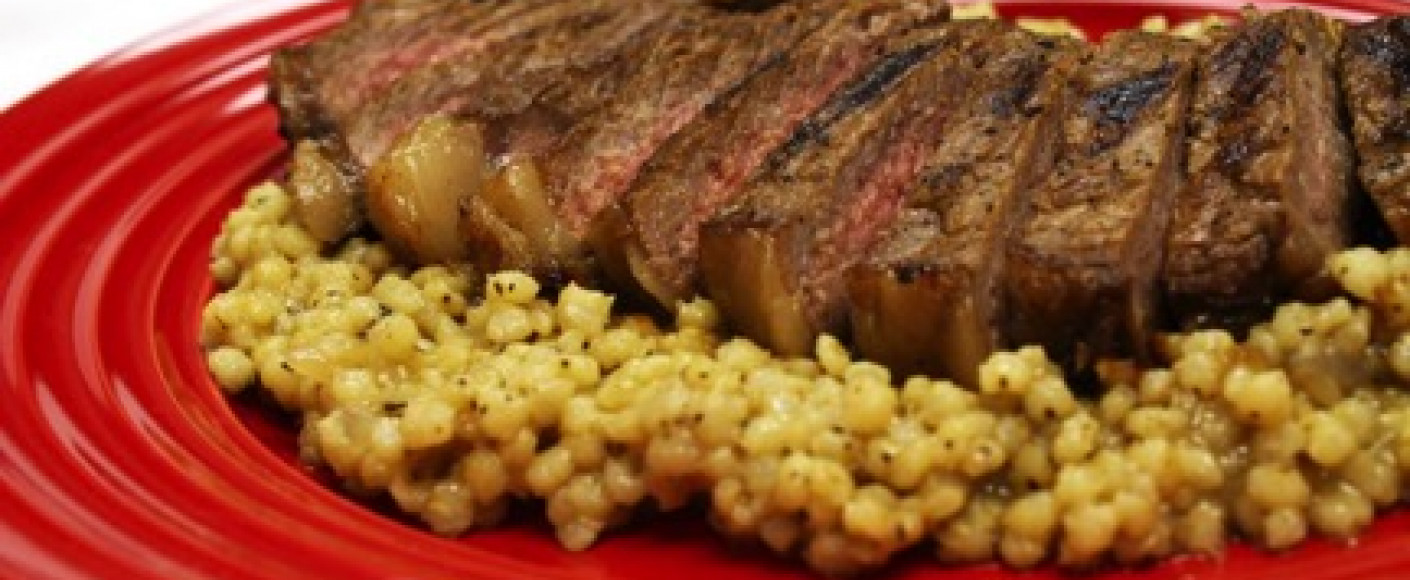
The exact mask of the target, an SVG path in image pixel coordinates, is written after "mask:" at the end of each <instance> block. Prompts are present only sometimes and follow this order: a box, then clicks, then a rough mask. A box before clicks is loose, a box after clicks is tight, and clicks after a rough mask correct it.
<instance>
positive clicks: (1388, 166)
mask: <svg viewBox="0 0 1410 580" xmlns="http://www.w3.org/2000/svg"><path fill="white" fill-rule="evenodd" d="M1341 86H1342V90H1343V91H1345V93H1346V101H1347V105H1348V106H1349V108H1350V109H1351V118H1352V135H1353V136H1354V137H1355V142H1356V153H1357V155H1358V156H1359V158H1360V177H1361V183H1362V184H1363V185H1364V186H1365V187H1366V190H1367V191H1368V192H1370V194H1371V198H1372V199H1374V200H1375V202H1376V204H1377V205H1378V206H1379V208H1380V210H1381V214H1382V215H1384V216H1385V220H1386V222H1387V223H1388V224H1389V225H1390V229H1391V231H1393V232H1395V236H1396V238H1398V239H1399V240H1400V241H1401V242H1405V241H1406V240H1410V106H1407V103H1410V16H1399V17H1394V18H1385V19H1382V20H1379V21H1376V22H1373V23H1370V24H1368V25H1366V26H1357V27H1353V28H1352V29H1351V30H1349V31H1348V32H1347V36H1346V41H1345V43H1344V44H1343V46H1342V52H1341Z"/></svg>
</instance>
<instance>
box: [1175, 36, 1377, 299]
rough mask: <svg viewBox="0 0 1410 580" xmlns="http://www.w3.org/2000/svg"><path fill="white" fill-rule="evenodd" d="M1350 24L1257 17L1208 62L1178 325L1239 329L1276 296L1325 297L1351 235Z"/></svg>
mask: <svg viewBox="0 0 1410 580" xmlns="http://www.w3.org/2000/svg"><path fill="white" fill-rule="evenodd" d="M1340 27H1341V25H1340V24H1339V23H1337V22H1336V21H1333V20H1331V19H1329V18H1326V17H1324V16H1321V15H1318V14H1316V13H1313V12H1309V11H1304V10H1287V11H1282V12H1274V13H1270V14H1267V15H1263V16H1259V17H1256V18H1254V19H1252V20H1251V21H1249V22H1248V23H1246V24H1245V25H1244V26H1243V27H1241V28H1238V29H1235V30H1234V31H1233V32H1232V34H1230V35H1229V36H1228V37H1227V38H1224V39H1223V40H1221V41H1220V42H1219V43H1217V44H1216V45H1215V46H1214V48H1213V49H1212V50H1211V51H1210V52H1209V53H1208V54H1206V55H1204V56H1203V57H1202V58H1201V59H1200V63H1199V77H1200V80H1199V82H1198V83H1197V86H1196V91H1195V98H1194V101H1193V105H1192V109H1191V111H1190V127H1191V129H1190V130H1191V132H1192V135H1191V137H1190V142H1189V149H1188V164H1189V170H1188V175H1187V183H1186V186H1185V188H1184V190H1183V191H1182V192H1181V194H1180V195H1179V196H1178V199H1177V202H1176V205H1175V210H1174V222H1173V225H1172V228H1171V231H1170V237H1169V240H1168V244H1167V256H1166V265H1165V269H1164V275H1165V283H1166V287H1167V294H1168V296H1169V298H1170V302H1171V306H1172V307H1173V310H1174V313H1175V314H1176V315H1177V317H1178V318H1179V319H1180V320H1183V321H1194V323H1196V324H1198V323H1200V322H1201V321H1204V320H1209V319H1224V320H1225V321H1226V322H1236V323H1237V322H1238V320H1237V319H1241V318H1245V317H1248V316H1250V315H1254V314H1257V313H1259V311H1260V310H1261V308H1260V305H1261V304H1266V303H1268V302H1270V301H1271V300H1273V299H1277V298H1282V297H1288V296H1290V297H1294V298H1301V299H1320V298H1323V297H1325V296H1326V295H1327V294H1328V293H1329V292H1330V290H1331V288H1332V285H1331V284H1330V281H1329V279H1328V278H1327V277H1326V276H1324V275H1322V268H1323V264H1324V263H1325V261H1326V259H1327V258H1328V257H1329V255H1330V254H1331V253H1333V252H1335V251H1337V250H1340V249H1342V248H1343V247H1345V246H1346V244H1347V242H1348V240H1349V234H1350V227H1351V223H1350V219H1349V217H1350V216H1349V212H1350V209H1351V207H1350V205H1351V203H1352V201H1353V200H1352V198H1351V190H1350V188H1349V183H1348V180H1349V177H1350V173H1349V172H1350V169H1351V167H1350V165H1351V163H1350V152H1349V146H1348V143H1347V139H1346V137H1345V136H1344V135H1343V134H1342V131H1341V128H1340V127H1339V123H1340V112H1339V109H1340V106H1341V103H1340V94H1339V93H1338V91H1337V87H1336V85H1335V75H1334V69H1333V60H1334V58H1335V55H1336V53H1337V48H1338V45H1337V42H1338V39H1339V37H1340Z"/></svg>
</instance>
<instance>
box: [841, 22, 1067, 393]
mask: <svg viewBox="0 0 1410 580" xmlns="http://www.w3.org/2000/svg"><path fill="white" fill-rule="evenodd" d="M963 25H964V26H970V27H974V28H977V29H979V30H980V31H982V33H983V34H984V36H985V37H986V39H985V41H984V42H982V43H980V44H978V45H976V46H975V47H974V48H973V50H971V51H969V52H968V53H966V54H961V55H960V56H961V58H962V59H964V61H965V64H966V65H967V66H969V67H972V68H974V69H975V76H974V79H975V80H974V82H973V83H972V84H971V85H970V86H969V88H968V91H967V92H968V98H967V99H966V100H964V101H963V102H961V103H960V104H959V105H958V106H959V109H958V111H957V112H956V113H955V118H954V119H953V120H952V121H951V123H950V125H949V128H948V129H947V130H946V133H945V136H944V139H943V140H942V141H941V144H940V146H939V147H938V148H937V149H936V151H935V153H934V154H933V155H931V156H930V157H929V158H928V159H926V160H925V167H924V169H923V170H922V173H921V175H922V178H921V179H920V181H919V182H918V183H917V184H916V185H915V186H914V189H913V190H912V191H911V192H910V193H909V194H908V199H907V204H908V206H909V209H908V210H907V211H906V213H905V214H904V215H903V217H902V219H900V220H898V222H897V224H896V226H895V227H894V228H893V230H892V231H891V232H890V233H888V234H887V236H886V238H885V240H884V241H883V242H882V243H881V244H880V245H879V246H878V248H877V250H876V251H875V252H874V253H873V254H872V255H871V256H870V257H869V258H868V259H867V261H865V262H863V263H862V264H859V265H858V266H857V267H855V268H854V269H853V270H852V272H850V273H849V274H848V289H849V295H850V298H851V301H852V303H851V313H850V314H851V326H852V336H853V340H854V342H855V344H856V347H857V349H858V351H859V352H860V353H861V354H862V355H863V356H865V357H867V358H868V359H871V360H876V361H878V362H882V363H885V364H887V365H888V366H889V367H890V368H891V369H892V370H893V371H895V372H897V373H901V374H907V373H915V372H925V373H929V374H932V375H934V374H938V375H940V376H946V377H951V378H953V379H955V380H957V381H959V382H961V383H964V384H975V383H976V382H977V381H976V380H975V376H974V373H975V371H976V370H977V369H978V368H979V364H980V363H982V362H983V361H984V358H985V357H987V356H988V355H989V354H990V353H991V352H993V351H994V350H996V348H998V347H999V346H1001V344H1002V343H1001V334H1000V333H1001V331H1002V329H1001V328H1000V327H999V321H1000V319H1001V315H1002V298H1003V297H1002V295H1001V294H1000V292H999V287H998V285H997V284H996V282H997V281H998V279H999V274H1000V273H1001V272H1002V271H1003V258H1004V251H1003V250H1004V247H1005V246H1004V244H1005V243H1006V241H1007V240H1008V235H1009V232H1010V230H1011V229H1012V228H1013V221H1014V218H1016V217H1018V216H1019V215H1020V214H1021V210H1022V208H1023V205H1024V204H1025V203H1026V197H1027V193H1028V190H1029V188H1031V186H1032V185H1033V181H1034V179H1035V178H1036V177H1037V176H1041V175H1043V174H1044V173H1045V172H1046V170H1047V168H1048V167H1049V166H1050V165H1051V157H1052V155H1051V153H1052V151H1051V150H1052V145H1053V142H1054V141H1055V139H1054V137H1055V135H1056V134H1057V132H1056V125H1055V121H1056V119H1057V118H1058V112H1059V105H1060V104H1061V103H1059V102H1056V101H1057V98H1058V97H1059V95H1060V89H1061V87H1062V83H1063V81H1064V79H1065V78H1066V76H1067V74H1068V72H1069V71H1068V69H1070V68H1071V65H1072V61H1074V60H1075V57H1076V56H1077V55H1078V54H1080V53H1081V51H1080V50H1078V47H1077V46H1075V45H1074V44H1073V43H1057V42H1054V41H1052V40H1044V39H1039V38H1037V37H1035V36H1033V35H1031V34H1028V33H1026V32H1024V31H1022V30H1019V29H1016V28H1013V27H1009V26H1006V25H1003V24H1001V23H997V22H971V23H964V24H963Z"/></svg>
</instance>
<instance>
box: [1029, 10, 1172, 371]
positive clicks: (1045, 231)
mask: <svg viewBox="0 0 1410 580" xmlns="http://www.w3.org/2000/svg"><path fill="white" fill-rule="evenodd" d="M1194 56H1195V46H1194V44H1193V43H1190V42H1187V41H1183V40H1178V39H1175V38H1174V37H1170V36H1164V35H1155V34H1148V33H1142V32H1132V31H1125V32H1118V33H1116V34H1114V35H1112V36H1109V37H1107V39H1106V40H1105V42H1103V44H1102V45H1101V46H1100V47H1098V48H1095V49H1093V52H1092V53H1091V54H1090V56H1089V57H1088V58H1087V59H1086V62H1085V63H1083V64H1082V65H1081V66H1079V67H1077V68H1076V69H1075V70H1074V71H1073V74H1072V75H1071V76H1070V78H1069V79H1068V82H1067V88H1066V91H1067V95H1066V97H1065V99H1066V105H1065V107H1064V108H1065V113H1064V115H1063V119H1062V124H1061V128H1060V135H1059V137H1058V139H1059V142H1058V143H1057V145H1056V150H1055V164H1054V167H1053V169H1052V170H1051V171H1049V172H1048V174H1047V176H1046V177H1045V178H1044V179H1042V180H1041V182H1040V183H1039V184H1038V186H1037V187H1035V188H1034V190H1033V195H1032V197H1031V199H1030V200H1029V207H1028V211H1027V213H1026V215H1024V216H1023V217H1022V218H1021V219H1020V221H1019V225H1018V227H1017V229H1016V230H1015V232H1014V235H1013V238H1012V239H1011V240H1010V241H1009V244H1008V248H1007V261H1006V264H1005V268H1006V275H1005V285H1006V288H1007V294H1008V300H1009V304H1008V307H1009V310H1008V313H1007V315H1008V323H1007V326H1008V338H1009V340H1010V341H1011V343H1012V344H1041V345H1043V346H1044V347H1045V348H1046V349H1047V350H1048V353H1049V355H1050V356H1052V357H1053V359H1054V360H1056V361H1060V362H1062V363H1063V364H1064V367H1065V368H1067V369H1068V370H1069V371H1072V372H1076V373H1081V372H1083V371H1085V370H1087V369H1089V368H1090V365H1091V364H1092V363H1093V362H1094V358H1095V356H1096V355H1099V354H1100V355H1106V354H1116V355H1135V356H1138V357H1139V356H1144V355H1146V354H1147V351H1146V349H1147V346H1148V342H1149V340H1150V338H1151V335H1152V332H1153V331H1154V330H1155V328H1154V326H1155V324H1157V323H1158V322H1159V320H1158V318H1157V316H1156V311H1157V307H1158V300H1157V297H1158V287H1157V284H1156V276H1157V275H1158V274H1159V272H1160V259H1161V254H1162V251H1163V245H1164V240H1165V231H1166V227H1167V224H1168V222H1169V216H1170V205H1171V203H1172V202H1173V200H1174V197H1175V194H1176V193H1177V191H1178V188H1179V186H1180V180H1181V176H1182V172H1181V169H1182V164H1181V162H1182V153H1183V150H1184V144H1185V114H1186V111H1187V109H1188V105H1189V99H1190V92H1191V84H1192V73H1193V69H1194V60H1195V59H1194Z"/></svg>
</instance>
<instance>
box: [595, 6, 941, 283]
mask: <svg viewBox="0 0 1410 580" xmlns="http://www.w3.org/2000/svg"><path fill="white" fill-rule="evenodd" d="M828 4H836V5H838V6H836V10H835V11H833V12H832V13H831V15H830V17H829V19H828V22H827V23H826V24H824V25H823V26H822V27H821V28H819V29H817V30H815V31H814V32H812V33H811V34H810V35H809V36H808V37H807V38H805V39H804V40H803V41H802V43H801V44H799V45H798V46H797V47H796V48H794V49H793V50H791V51H788V52H786V53H784V54H783V56H782V58H780V59H778V60H776V61H774V62H772V63H770V64H769V65H768V66H767V67H766V68H765V69H764V70H763V71H762V72H760V73H759V74H758V75H756V76H755V77H754V78H753V79H751V80H750V81H749V82H748V83H747V84H745V85H744V86H742V87H740V89H739V90H737V91H734V92H733V93H732V94H730V95H729V96H728V97H727V98H725V99H722V100H720V101H719V102H717V103H715V104H714V105H712V106H708V107H706V108H705V109H704V110H703V111H702V113H701V115H700V118H699V119H697V120H696V121H695V122H694V123H692V124H690V125H687V126H686V127H685V128H684V129H683V130H682V131H681V132H679V133H678V134H676V135H675V136H674V137H672V138H671V139H670V140H668V141H667V142H666V143H665V144H664V145H663V146H662V147H661V148H660V150H658V151H657V153H656V154H655V155H654V156H653V157H652V158H651V160H650V161H649V162H648V163H647V164H646V165H645V166H644V167H643V168H642V170H641V172H640V174H639V175H638V177H637V180H636V182H635V183H634V184H633V185H632V187H631V188H630V190H629V192H628V193H626V194H625V195H624V196H623V198H622V200H621V202H620V203H618V204H614V205H612V206H609V208H608V211H605V212H603V214H602V215H601V216H599V219H598V223H597V224H596V225H595V226H594V235H593V250H594V254H595V255H596V257H597V259H598V262H599V264H600V265H602V266H603V268H604V270H605V271H606V273H607V274H608V275H609V276H611V277H612V278H613V281H614V282H615V283H616V284H617V286H618V287H620V288H635V289H637V290H641V291H644V293H645V294H647V295H648V296H650V297H651V298H652V299H653V300H654V301H656V302H657V303H659V304H661V305H663V306H666V307H670V306H672V305H674V304H675V303H676V301H678V300H684V299H687V298H689V297H690V295H691V294H692V293H694V292H695V290H696V284H697V277H698V270H697V262H696V246H697V241H698V239H699V228H700V224H701V223H702V222H703V221H705V220H706V219H708V218H709V217H711V216H713V215H714V214H715V213H716V212H717V211H718V210H719V209H720V208H721V207H722V206H724V205H725V204H728V203H729V202H730V200H731V199H733V196H734V195H735V194H737V193H738V192H739V191H740V190H741V189H742V188H743V185H744V183H745V181H746V180H747V179H748V178H749V177H750V176H751V175H752V174H753V173H754V172H755V171H756V170H757V169H758V168H759V166H760V164H761V163H763V161H764V159H765V158H766V157H767V156H768V155H769V153H770V152H772V151H773V150H774V149H776V148H778V147H779V146H780V145H782V144H783V142H784V141H785V140H786V139H788V138H789V136H790V135H792V134H793V133H794V131H795V130H796V129H797V127H798V126H799V125H800V124H801V123H802V122H803V121H804V119H806V118H807V117H808V116H809V115H811V114H813V113H814V112H815V111H816V110H817V109H818V108H819V107H821V106H822V105H823V103H824V102H826V101H827V99H828V97H830V96H831V95H832V94H833V93H835V92H836V91H837V90H838V89H839V88H840V87H841V86H843V85H844V84H845V83H847V82H848V81H850V80H852V79H853V78H854V77H856V76H858V75H859V74H861V73H862V72H863V71H865V70H867V69H868V68H869V67H871V66H873V65H874V63H876V62H877V61H878V60H879V59H881V58H882V56H883V55H884V50H885V48H886V44H887V41H889V40H890V39H892V38H894V37H896V36H898V35H901V34H903V33H905V32H906V31H908V30H910V29H913V28H916V27H920V26H932V25H936V24H938V23H940V22H943V21H944V20H945V19H946V16H947V13H948V10H947V9H946V7H945V6H944V4H943V3H940V2H927V3H916V2H913V1H910V0H886V1H877V2H864V1H856V0H846V1H843V2H835V3H828Z"/></svg>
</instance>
